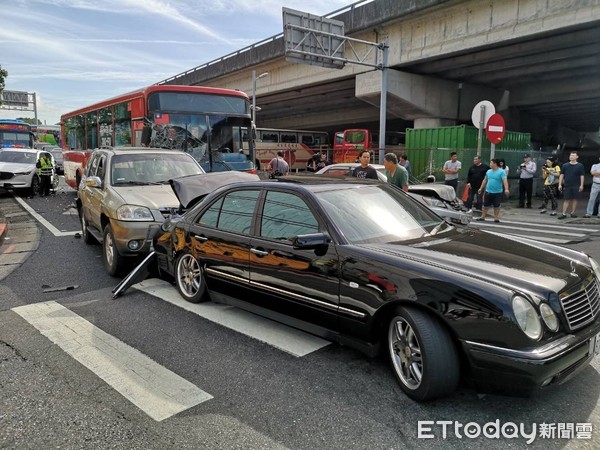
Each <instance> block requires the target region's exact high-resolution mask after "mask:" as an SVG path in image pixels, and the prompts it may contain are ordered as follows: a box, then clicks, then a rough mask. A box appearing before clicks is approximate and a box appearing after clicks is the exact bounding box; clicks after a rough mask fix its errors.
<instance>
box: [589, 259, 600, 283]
mask: <svg viewBox="0 0 600 450" xmlns="http://www.w3.org/2000/svg"><path fill="white" fill-rule="evenodd" d="M590 265H591V266H592V270H593V271H594V275H596V279H597V280H598V281H600V264H598V262H597V261H596V260H595V259H594V258H590Z"/></svg>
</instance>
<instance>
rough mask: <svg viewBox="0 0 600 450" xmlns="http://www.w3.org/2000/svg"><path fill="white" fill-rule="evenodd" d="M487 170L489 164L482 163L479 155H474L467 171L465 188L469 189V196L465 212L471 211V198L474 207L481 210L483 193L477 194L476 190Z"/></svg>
mask: <svg viewBox="0 0 600 450" xmlns="http://www.w3.org/2000/svg"><path fill="white" fill-rule="evenodd" d="M488 170H490V166H488V165H487V164H484V163H483V162H482V161H481V157H480V156H479V155H475V156H474V157H473V165H472V166H471V167H470V168H469V173H468V174H467V189H469V196H468V197H467V201H466V202H465V208H467V213H471V212H473V209H472V208H473V200H475V199H476V200H475V209H478V210H481V208H482V205H483V195H482V194H479V192H478V191H479V188H480V187H481V183H483V180H484V179H485V174H486V173H487V171H488Z"/></svg>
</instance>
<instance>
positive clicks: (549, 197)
mask: <svg viewBox="0 0 600 450" xmlns="http://www.w3.org/2000/svg"><path fill="white" fill-rule="evenodd" d="M542 176H543V177H544V201H543V203H542V206H540V209H541V211H540V214H544V213H545V212H546V206H547V205H548V202H550V205H551V206H552V212H551V213H550V215H551V216H555V215H556V210H557V209H558V201H557V200H556V199H557V198H558V179H559V177H560V166H559V165H558V164H557V163H556V158H555V157H554V156H550V157H549V158H548V159H546V165H545V166H544V167H542Z"/></svg>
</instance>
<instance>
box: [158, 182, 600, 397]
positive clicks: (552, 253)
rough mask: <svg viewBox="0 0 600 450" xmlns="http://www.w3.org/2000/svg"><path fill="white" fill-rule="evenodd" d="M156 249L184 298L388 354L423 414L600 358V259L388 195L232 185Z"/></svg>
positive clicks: (366, 189) (524, 387)
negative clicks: (440, 402)
mask: <svg viewBox="0 0 600 450" xmlns="http://www.w3.org/2000/svg"><path fill="white" fill-rule="evenodd" d="M154 247H155V252H156V256H157V262H158V267H159V271H160V272H161V274H166V275H168V276H171V277H173V278H174V280H175V284H176V285H177V288H178V290H179V292H180V293H181V295H182V296H183V297H184V298H185V299H186V300H188V301H190V302H200V301H206V300H209V299H211V300H213V301H216V302H222V303H227V304H230V305H235V306H238V307H240V308H243V309H246V310H249V311H252V312H254V313H257V314H260V315H263V316H266V317H269V318H271V319H274V320H277V321H280V322H283V323H286V324H289V325H291V326H293V327H297V328H300V329H303V330H305V331H308V332H310V333H313V334H316V335H319V336H322V337H324V338H326V339H329V340H332V341H336V342H339V343H341V344H344V345H350V346H352V347H355V348H358V349H360V350H362V351H364V352H366V353H367V354H369V355H375V354H377V353H379V352H385V353H386V354H387V355H388V357H389V360H390V365H391V368H392V371H393V374H394V375H395V377H396V378H397V380H398V382H399V383H400V386H401V388H402V389H403V390H404V392H405V393H406V394H407V395H408V396H409V397H411V398H413V399H415V400H429V399H434V398H438V397H442V396H446V395H449V394H451V393H452V392H453V391H454V390H455V389H456V387H457V385H458V383H459V381H460V380H461V379H462V380H465V381H466V380H468V381H470V382H471V385H473V386H475V387H477V388H483V389H486V390H487V389H488V388H493V390H498V389H506V388H508V391H509V392H510V393H519V394H521V393H527V392H531V391H534V390H537V389H538V388H543V387H546V386H549V385H553V384H560V383H562V382H564V381H566V380H568V379H570V378H572V377H573V376H574V375H575V374H577V373H578V372H579V371H580V370H582V369H583V368H585V367H587V365H588V364H589V362H590V361H591V359H592V358H593V357H594V356H595V355H596V354H597V353H598V352H599V351H600V334H599V333H600V320H599V318H598V315H599V314H598V313H599V310H600V292H599V284H598V280H599V277H600V266H599V265H598V263H597V262H596V261H594V260H593V259H592V258H590V257H589V256H587V255H585V254H583V253H580V252H577V251H573V250H569V249H565V248H562V247H558V246H555V245H551V244H546V243H541V242H537V241H534V240H528V239H524V238H518V237H511V236H505V235H501V234H497V233H491V232H486V231H480V230H473V229H469V228H464V227H463V228H456V227H454V226H453V225H451V224H449V223H447V222H445V221H443V220H442V219H440V217H438V216H437V215H435V214H434V213H433V212H431V211H430V210H429V209H428V208H426V207H424V206H422V205H421V204H419V203H418V202H417V201H415V200H413V199H412V198H411V197H410V196H408V195H406V194H405V193H404V192H401V191H400V190H398V189H395V188H393V187H392V186H389V185H386V184H364V183H360V182H358V181H356V182H353V181H339V182H336V181H334V180H330V179H327V180H325V179H319V178H318V177H282V178H281V179H279V180H277V181H251V182H244V183H234V184H230V185H227V186H224V187H221V188H219V189H217V190H216V191H214V192H212V193H211V194H209V195H208V196H206V197H205V198H203V199H202V200H201V201H200V202H198V203H196V204H195V206H193V207H192V208H191V209H189V210H188V211H187V212H186V213H185V214H183V215H182V216H173V217H172V218H171V219H170V220H168V221H167V222H165V223H164V224H163V229H162V232H161V233H159V234H158V235H157V236H156V237H155V240H154Z"/></svg>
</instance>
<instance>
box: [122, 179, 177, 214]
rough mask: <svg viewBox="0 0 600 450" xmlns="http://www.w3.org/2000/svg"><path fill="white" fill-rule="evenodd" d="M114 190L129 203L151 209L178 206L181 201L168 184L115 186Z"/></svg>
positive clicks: (124, 201)
mask: <svg viewBox="0 0 600 450" xmlns="http://www.w3.org/2000/svg"><path fill="white" fill-rule="evenodd" d="M113 189H114V191H115V192H116V193H117V194H119V195H120V196H121V198H122V199H123V203H126V204H128V205H139V206H146V207H148V208H151V209H160V208H163V207H169V208H176V207H177V205H178V204H179V202H178V201H177V197H176V196H175V194H174V193H173V190H172V189H171V186H169V185H168V184H157V185H154V184H151V185H145V186H114V187H113Z"/></svg>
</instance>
